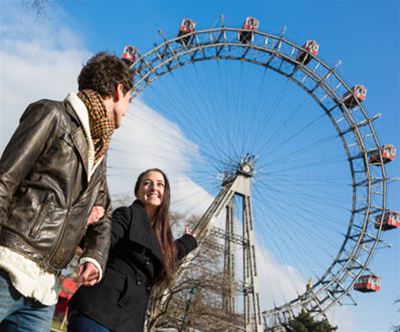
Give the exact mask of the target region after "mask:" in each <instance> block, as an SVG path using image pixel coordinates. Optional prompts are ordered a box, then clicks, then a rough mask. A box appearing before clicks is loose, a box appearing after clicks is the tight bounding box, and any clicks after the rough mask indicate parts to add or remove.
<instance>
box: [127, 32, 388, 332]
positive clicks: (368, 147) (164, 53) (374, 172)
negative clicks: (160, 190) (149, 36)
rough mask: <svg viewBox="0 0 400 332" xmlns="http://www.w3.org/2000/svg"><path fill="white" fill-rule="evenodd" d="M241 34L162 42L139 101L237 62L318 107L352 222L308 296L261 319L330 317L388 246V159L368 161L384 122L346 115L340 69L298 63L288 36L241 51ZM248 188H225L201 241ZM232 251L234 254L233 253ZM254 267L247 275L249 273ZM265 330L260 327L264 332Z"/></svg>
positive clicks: (228, 266)
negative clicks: (188, 68) (152, 90)
mask: <svg viewBox="0 0 400 332" xmlns="http://www.w3.org/2000/svg"><path fill="white" fill-rule="evenodd" d="M243 31H245V30H243V29H238V28H229V27H225V26H221V27H216V28H212V29H205V30H201V31H194V32H193V33H191V34H190V38H189V40H188V42H187V43H185V42H184V41H183V38H187V36H188V35H185V36H181V37H177V38H172V39H168V40H167V39H166V38H165V37H164V36H162V38H163V42H162V43H160V44H159V45H155V46H154V48H153V49H152V50H150V51H149V52H147V53H145V54H143V55H140V56H139V57H138V59H137V60H136V62H135V63H134V64H133V65H132V68H133V69H134V70H135V74H134V75H135V86H134V88H135V90H136V92H135V95H138V94H139V93H140V92H141V91H143V90H144V89H145V88H146V87H148V86H149V85H151V84H152V82H154V81H155V80H156V79H158V78H159V77H161V76H163V75H164V74H167V73H169V72H171V71H173V70H175V69H177V68H179V67H182V66H185V65H189V64H193V63H195V62H197V61H208V60H236V61H243V62H248V63H251V64H255V65H259V66H261V67H264V68H267V69H270V70H272V71H274V72H276V73H278V74H280V75H283V76H284V77H286V78H287V79H289V80H291V81H292V82H294V83H296V84H297V85H298V86H299V87H300V88H301V89H303V90H304V91H305V92H306V93H307V94H308V95H309V96H310V97H311V98H312V99H313V100H314V101H315V102H316V103H317V104H318V105H319V106H320V108H321V109H322V111H323V112H324V113H325V115H326V116H327V117H328V118H329V119H330V121H331V123H332V125H333V126H334V128H335V129H336V131H337V133H338V135H339V137H340V140H341V142H342V144H343V148H344V150H345V153H346V155H347V159H348V163H349V168H350V172H351V176H352V191H353V195H352V205H351V215H350V219H349V222H348V228H347V231H346V233H345V234H344V241H343V243H342V245H341V247H340V248H339V250H338V253H337V255H336V257H335V259H334V260H333V262H332V263H331V264H330V266H329V267H328V268H327V270H326V271H325V273H324V274H323V275H322V276H320V277H319V279H318V280H317V281H316V283H315V284H314V285H313V286H312V288H311V289H310V290H307V291H306V292H305V293H304V294H301V295H299V296H298V297H297V298H295V299H293V300H292V301H290V302H288V303H285V304H284V305H282V306H279V307H275V308H273V309H270V310H266V311H264V312H263V313H262V315H263V318H264V325H265V326H272V325H274V324H275V323H278V322H284V321H287V320H288V319H289V318H290V317H292V316H293V314H294V313H296V312H298V311H299V310H300V309H301V308H305V309H306V310H308V311H309V312H311V314H312V315H313V316H324V315H325V313H326V312H327V311H328V310H329V309H331V308H332V307H333V306H334V305H335V304H337V303H339V304H345V303H350V304H355V301H354V300H353V298H352V297H351V295H350V291H351V290H352V288H353V285H354V283H355V281H356V280H357V278H358V277H359V276H361V275H362V274H363V273H364V271H366V270H367V269H368V264H369V262H370V260H371V258H372V256H373V254H374V252H375V250H376V249H377V247H378V245H379V244H382V243H383V242H382V240H381V239H380V238H381V226H380V227H379V228H378V229H375V228H374V227H373V226H374V222H375V218H377V216H379V215H382V217H381V221H382V219H383V213H384V212H385V210H386V183H387V180H388V178H387V177H386V173H385V167H384V163H383V160H382V156H381V162H380V164H379V165H371V164H370V163H369V155H370V153H371V152H373V151H377V150H378V149H379V147H380V144H379V141H378V138H377V136H376V134H375V130H374V128H373V122H374V121H375V120H376V119H378V118H379V117H380V114H378V115H376V116H373V117H369V116H368V114H367V113H366V111H365V110H364V108H363V106H362V105H361V104H360V103H359V102H358V101H357V104H356V106H355V107H353V108H351V109H349V108H347V107H346V105H345V104H344V103H343V96H344V95H345V94H346V93H347V92H350V93H352V92H351V86H349V85H347V84H346V83H345V81H344V80H343V79H342V78H341V77H340V76H339V75H338V73H337V72H336V69H337V66H335V67H330V66H329V65H327V64H326V63H325V62H323V61H322V60H321V59H319V58H318V57H312V56H311V55H310V56H311V57H312V60H311V61H310V62H309V63H308V64H307V65H304V64H302V63H300V62H298V61H297V60H296V57H295V56H296V54H297V52H298V51H299V50H303V51H305V50H304V49H303V48H302V47H300V46H299V45H297V44H295V43H293V42H291V41H289V40H287V39H285V37H284V33H283V32H282V34H280V35H273V34H269V33H265V32H260V31H257V32H254V40H253V41H252V42H249V43H241V42H240V41H239V40H238V34H239V33H240V32H243ZM246 181H247V180H245V177H244V176H238V177H236V179H235V181H233V182H232V183H230V184H229V185H224V186H223V188H222V189H221V191H220V193H219V194H218V195H217V197H216V198H215V200H214V202H213V203H212V205H211V206H210V207H209V209H208V210H207V211H206V212H205V214H204V215H203V217H202V219H201V221H200V222H199V224H198V225H197V227H196V229H195V232H196V234H197V237H198V239H199V240H200V241H202V240H203V239H204V238H205V237H206V236H207V235H208V234H209V232H210V230H211V228H212V224H213V222H212V220H214V219H215V218H216V216H217V215H218V214H219V212H220V211H221V210H222V209H223V208H224V207H228V209H229V206H231V200H232V197H233V195H234V194H235V193H236V192H240V190H239V189H238V186H243V187H246V186H247V185H246V184H244V183H243V182H246ZM239 183H240V185H239ZM244 196H245V201H246V199H247V200H248V202H247V203H246V204H248V205H247V207H246V208H245V209H244V210H246V211H247V212H246V213H249V215H246V216H244V219H245V218H247V219H246V220H250V223H251V212H250V211H251V209H250V208H249V206H250V193H248V194H245V195H244ZM246 197H247V198H246ZM228 215H229V213H228ZM227 223H229V221H227ZM381 225H382V223H381ZM230 227H231V226H229V225H228V224H227V228H226V232H227V235H226V236H227V239H228V238H233V234H232V233H231V232H232V230H231V228H230ZM246 227H247V226H246ZM249 227H250V226H249ZM244 234H246V232H244ZM249 236H250V234H247V235H243V238H244V239H245V240H246V241H249V242H248V244H247V247H248V248H250V247H251V241H250V240H249ZM228 242H229V241H228V240H227V242H226V247H227V246H229V244H228ZM227 248H228V249H227V252H229V247H227ZM248 253H249V251H248V252H247V253H246V257H247V258H249V259H250V260H251V256H252V255H251V254H248ZM193 257H194V255H190V256H189V257H188V258H187V259H186V260H185V261H184V262H183V264H182V265H181V266H180V269H179V271H178V274H181V273H182V272H183V271H184V269H185V268H186V267H187V265H188V264H190V261H191V259H193ZM232 264H233V259H232V257H225V274H226V276H229V275H230V274H231V273H232V271H233V266H232ZM246 264H248V263H244V266H246ZM252 264H253V263H251V264H250V266H249V267H250V269H248V270H247V271H251V268H252ZM254 264H255V261H254ZM254 267H255V266H254ZM254 270H255V269H254ZM252 273H253V272H250V274H249V275H250V277H249V278H250V279H249V278H247V279H246V282H249V283H251V282H253V295H254V294H257V293H256V288H255V287H254V282H255V281H256V280H255V279H254V278H253V277H251V276H252V275H253V274H254V273H253V274H252ZM252 278H253V279H252ZM256 302H257V301H256ZM249 303H250V302H249ZM252 303H253V302H252ZM224 305H225V310H226V311H227V312H233V311H234V310H235V309H234V308H235V301H234V299H233V297H232V296H231V295H229V294H228V295H227V296H226V297H225V299H224ZM257 311H258V309H256V312H257ZM262 325H263V324H262V323H259V322H257V326H259V327H260V328H261V326H262Z"/></svg>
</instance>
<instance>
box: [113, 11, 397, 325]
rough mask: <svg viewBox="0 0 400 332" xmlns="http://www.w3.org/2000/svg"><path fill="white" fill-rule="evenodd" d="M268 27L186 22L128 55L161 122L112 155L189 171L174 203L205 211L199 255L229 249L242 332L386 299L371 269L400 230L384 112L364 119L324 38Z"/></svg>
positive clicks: (145, 122) (118, 169)
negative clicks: (393, 207) (330, 60)
mask: <svg viewBox="0 0 400 332" xmlns="http://www.w3.org/2000/svg"><path fill="white" fill-rule="evenodd" d="M259 25H260V22H259V21H258V20H257V19H256V18H254V17H247V18H246V19H245V22H244V24H243V25H242V26H241V27H240V28H235V27H227V26H225V25H224V22H223V19H221V20H220V21H219V22H218V24H217V25H216V26H213V27H212V28H208V29H201V30H196V24H195V22H194V21H193V20H190V19H183V20H182V23H181V25H180V26H179V29H178V34H177V36H176V37H174V38H170V39H168V38H166V37H164V35H163V34H162V33H161V32H160V34H161V36H162V38H163V41H162V42H161V43H160V44H158V45H157V44H155V45H154V47H153V48H152V49H151V50H150V51H148V52H146V53H144V54H139V52H138V51H137V50H136V49H135V48H134V47H132V46H127V47H126V48H125V50H124V53H123V58H124V59H125V60H126V61H128V62H129V63H130V66H131V67H132V68H133V69H134V77H135V86H134V88H135V93H134V97H135V99H137V100H139V101H140V102H141V103H143V104H146V105H148V106H149V107H151V108H152V109H153V110H156V111H157V112H159V115H160V117H156V118H154V117H153V118H152V119H153V120H154V119H156V120H155V121H150V120H149V118H147V117H145V115H144V113H140V114H136V115H135V114H133V115H131V116H130V119H131V121H132V126H133V124H134V125H135V127H134V130H133V129H132V128H130V127H129V123H128V126H127V127H126V132H127V135H128V136H126V137H128V140H129V141H130V142H127V141H126V139H125V141H124V142H125V143H127V144H128V146H127V145H125V146H126V147H125V148H124V149H118V148H117V147H112V149H111V150H114V152H113V153H118V152H123V153H126V152H127V150H129V148H131V151H132V152H134V153H137V154H139V155H142V156H143V158H148V159H150V160H151V161H152V163H153V164H152V165H163V166H161V167H164V169H165V168H166V169H167V173H168V170H169V169H174V170H175V171H174V172H175V173H177V174H178V175H176V176H173V177H172V178H171V182H172V188H173V189H172V190H173V192H172V194H173V195H175V196H177V198H176V199H175V200H174V201H173V207H176V209H179V208H180V207H182V206H185V207H187V210H189V211H196V213H197V214H199V215H201V218H199V221H198V223H197V224H196V226H195V233H196V234H197V237H198V239H199V241H200V249H199V250H201V247H202V246H201V244H202V243H203V242H204V241H207V238H210V237H214V238H216V239H220V247H221V252H222V256H223V259H222V262H223V263H222V265H223V274H224V278H227V277H228V278H227V279H225V280H235V282H233V283H232V284H233V285H234V286H232V287H233V288H231V291H230V292H228V293H227V292H225V293H224V295H223V298H222V301H221V303H222V306H223V307H224V308H223V309H224V312H226V313H229V314H230V315H234V314H236V313H238V312H239V313H242V316H243V317H244V318H243V321H244V323H243V326H240V327H239V326H236V327H234V326H232V327H231V330H244V331H249V330H251V331H263V330H265V329H273V328H274V327H277V326H279V324H280V323H283V322H287V321H288V320H289V319H290V318H292V317H293V316H294V315H295V314H296V313H298V312H299V311H300V310H302V309H305V310H307V311H309V312H310V313H311V314H312V315H313V316H316V317H321V316H324V315H325V314H326V313H327V312H328V311H329V310H330V309H332V308H333V307H334V306H335V305H336V304H344V303H355V299H354V298H353V296H352V295H351V292H352V291H353V290H358V291H361V292H373V291H378V290H379V288H380V278H379V276H378V273H379V271H371V269H370V267H369V265H370V262H371V259H372V257H373V255H374V253H375V251H376V249H377V248H379V247H384V246H385V243H384V242H383V240H382V232H384V231H388V230H391V229H395V228H398V227H400V214H399V213H398V212H395V211H390V207H387V206H386V195H387V183H388V182H390V178H389V177H388V176H387V174H386V170H385V166H386V164H387V163H389V162H391V161H393V160H394V157H395V154H396V149H395V147H394V146H393V145H390V144H383V145H382V144H381V143H380V142H379V140H378V137H377V135H376V133H375V130H374V127H373V123H374V121H376V120H377V119H379V117H380V114H377V115H374V116H370V115H368V113H367V112H366V110H365V109H364V107H363V102H364V101H365V99H366V93H367V89H366V87H365V86H363V85H361V84H350V85H349V84H347V83H346V82H345V81H344V80H343V79H342V78H341V76H340V75H339V73H338V71H339V64H338V65H337V66H334V67H331V66H329V65H328V64H326V63H325V62H324V61H323V60H321V59H320V58H319V57H318V54H319V53H320V50H319V44H318V43H317V41H315V40H307V41H305V42H304V43H303V44H301V45H298V44H296V43H294V42H292V41H290V40H288V39H286V37H285V29H283V30H282V31H281V33H278V34H271V33H266V32H262V31H260V30H259ZM321 49H322V48H321ZM149 122H152V123H149ZM138 123H139V125H138ZM148 128H151V130H150V131H149V130H148ZM141 130H143V132H142V133H140V135H141V136H140V137H141V140H142V141H143V138H144V137H150V136H157V135H159V137H161V138H162V139H161V140H160V139H159V140H158V142H157V143H151V144H149V145H145V146H143V144H142V141H140V143H139V144H136V143H134V142H139V141H138V140H135V139H134V138H133V137H134V136H135V135H137V134H138V132H140V131H141ZM129 135H132V136H129ZM129 137H132V140H130V138H129ZM129 144H130V145H129ZM177 151H179V153H178V156H177ZM122 169H124V170H125V172H123V171H122ZM127 169H131V167H126V166H124V167H122V166H116V165H113V166H111V167H110V169H109V172H110V173H111V175H115V176H118V174H120V175H121V174H123V176H127V175H129V172H128V171H127ZM174 186H175V187H174ZM191 204H192V205H191ZM238 229H240V232H241V233H240V232H238V231H237V230H238ZM239 233H240V234H239ZM194 259H195V255H191V256H189V257H188V258H187V259H186V260H185V261H184V262H183V265H182V268H181V269H180V270H179V273H184V270H185V268H186V267H188V266H190V264H191V263H192V260H194ZM235 262H236V263H235ZM238 262H239V264H238ZM238 265H241V267H238ZM239 294H240V295H239ZM239 296H241V297H243V299H244V300H243V303H239V301H238V298H239ZM182 319H183V318H182Z"/></svg>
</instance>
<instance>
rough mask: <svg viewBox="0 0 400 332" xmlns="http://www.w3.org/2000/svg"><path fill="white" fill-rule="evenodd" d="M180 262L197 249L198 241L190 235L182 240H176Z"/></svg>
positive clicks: (186, 235)
mask: <svg viewBox="0 0 400 332" xmlns="http://www.w3.org/2000/svg"><path fill="white" fill-rule="evenodd" d="M175 244H176V249H177V256H178V260H181V259H182V258H183V257H185V256H186V255H187V254H188V253H190V252H191V251H192V250H194V249H196V248H197V240H196V238H195V237H194V236H192V235H190V234H185V235H184V236H182V237H181V238H180V239H178V240H175Z"/></svg>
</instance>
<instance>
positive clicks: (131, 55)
mask: <svg viewBox="0 0 400 332" xmlns="http://www.w3.org/2000/svg"><path fill="white" fill-rule="evenodd" d="M137 54H138V52H137V50H136V48H134V47H133V46H130V45H127V46H125V47H124V51H123V52H122V56H121V58H122V60H124V61H125V62H127V63H128V64H129V65H131V64H133V63H134V62H135V60H136V57H137Z"/></svg>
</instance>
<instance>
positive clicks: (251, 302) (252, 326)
mask: <svg viewBox="0 0 400 332" xmlns="http://www.w3.org/2000/svg"><path fill="white" fill-rule="evenodd" d="M253 171H254V157H253V156H250V155H246V156H245V157H243V158H242V160H241V161H240V163H239V165H238V168H237V170H236V172H234V173H233V174H228V175H226V176H225V178H224V180H223V183H222V189H221V191H220V193H219V195H218V196H217V197H216V198H215V200H214V201H213V203H212V204H211V206H210V207H209V209H208V210H207V211H206V212H205V214H204V215H203V217H202V218H201V221H200V222H199V223H198V224H197V227H196V228H195V229H194V234H195V235H196V237H197V239H199V242H200V246H201V242H202V241H204V240H205V239H206V238H207V236H208V234H209V232H210V231H211V230H212V229H213V226H214V224H215V221H216V218H217V217H218V215H219V213H220V212H221V211H222V210H223V209H226V212H227V213H226V222H225V225H226V230H225V232H224V233H221V234H216V235H221V236H222V237H223V238H224V239H225V248H224V249H225V250H224V279H225V281H226V283H225V285H227V288H228V291H227V292H225V294H223V309H224V311H225V312H226V313H227V314H228V316H233V315H234V314H235V311H236V309H235V307H236V302H237V299H236V290H235V289H234V283H233V282H232V281H233V280H235V276H234V275H235V257H234V253H233V248H232V244H234V243H235V244H239V245H241V246H242V247H243V284H242V285H241V286H240V287H239V291H241V292H242V293H243V310H244V312H243V314H244V330H245V331H256V332H263V331H264V323H263V317H262V312H261V306H260V292H259V288H258V274H257V264H256V253H255V238H254V229H253V212H252V208H251V178H252V176H253ZM235 196H239V197H241V201H242V206H241V209H242V216H241V220H238V221H239V222H241V223H242V235H238V234H235V232H234V224H235V221H234V210H235V200H234V197H235ZM215 229H216V228H214V229H213V230H212V231H213V232H214V233H216V231H215ZM217 233H218V231H217ZM200 246H199V247H200ZM192 255H194V253H193V254H189V255H188V257H187V258H186V261H187V262H190V261H191V259H192V257H191V256H192ZM185 266H186V264H182V265H181V268H182V269H184V267H185ZM179 274H180V273H179V272H178V275H179Z"/></svg>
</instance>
